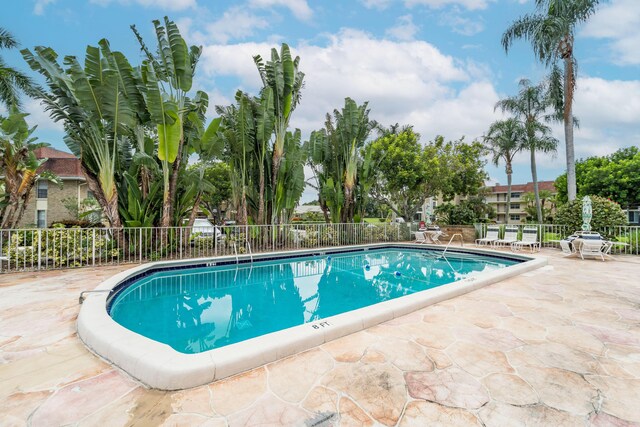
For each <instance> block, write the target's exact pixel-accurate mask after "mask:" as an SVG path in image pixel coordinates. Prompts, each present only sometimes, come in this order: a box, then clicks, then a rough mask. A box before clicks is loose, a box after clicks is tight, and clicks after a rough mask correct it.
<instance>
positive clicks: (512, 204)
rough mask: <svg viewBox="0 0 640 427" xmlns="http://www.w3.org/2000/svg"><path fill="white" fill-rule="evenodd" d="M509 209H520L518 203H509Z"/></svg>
mask: <svg viewBox="0 0 640 427" xmlns="http://www.w3.org/2000/svg"><path fill="white" fill-rule="evenodd" d="M511 209H520V203H511Z"/></svg>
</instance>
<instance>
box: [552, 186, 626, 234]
mask: <svg viewBox="0 0 640 427" xmlns="http://www.w3.org/2000/svg"><path fill="white" fill-rule="evenodd" d="M589 197H591V210H592V218H591V229H592V230H593V231H597V232H599V233H600V234H602V235H603V236H606V237H607V238H611V237H612V235H611V234H612V232H611V230H610V227H619V226H624V225H627V216H626V215H625V213H624V211H623V210H622V208H621V207H620V205H618V204H617V203H616V202H612V201H611V200H609V199H605V198H604V197H600V196H589ZM555 223H556V224H564V225H567V226H568V227H569V230H574V231H575V230H581V229H582V199H576V200H573V201H571V202H569V203H567V204H564V205H562V206H560V207H558V210H557V212H556V217H555Z"/></svg>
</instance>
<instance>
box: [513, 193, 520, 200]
mask: <svg viewBox="0 0 640 427" xmlns="http://www.w3.org/2000/svg"><path fill="white" fill-rule="evenodd" d="M511 198H512V199H519V198H520V193H511Z"/></svg>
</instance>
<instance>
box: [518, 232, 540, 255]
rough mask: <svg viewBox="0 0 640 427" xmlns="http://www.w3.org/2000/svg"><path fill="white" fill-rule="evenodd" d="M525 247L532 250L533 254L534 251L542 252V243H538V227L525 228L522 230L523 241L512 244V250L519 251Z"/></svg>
mask: <svg viewBox="0 0 640 427" xmlns="http://www.w3.org/2000/svg"><path fill="white" fill-rule="evenodd" d="M525 246H527V247H529V249H531V252H533V251H534V250H536V249H537V250H540V242H538V228H537V227H525V228H524V230H522V240H518V241H517V242H513V243H512V244H511V250H513V251H517V250H521V249H523V248H524V247H525Z"/></svg>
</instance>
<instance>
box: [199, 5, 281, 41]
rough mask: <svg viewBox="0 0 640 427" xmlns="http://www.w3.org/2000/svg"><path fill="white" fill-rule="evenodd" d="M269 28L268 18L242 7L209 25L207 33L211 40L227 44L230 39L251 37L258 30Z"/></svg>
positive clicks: (227, 12) (228, 11)
mask: <svg viewBox="0 0 640 427" xmlns="http://www.w3.org/2000/svg"><path fill="white" fill-rule="evenodd" d="M268 27H269V21H268V20H267V19H266V18H263V17H261V16H258V15H255V14H253V13H251V12H249V11H248V10H246V9H243V8H240V7H232V8H230V9H228V10H226V11H225V12H224V14H223V15H222V17H220V19H218V20H217V21H215V22H213V23H211V24H209V25H207V33H208V36H209V39H210V40H214V41H216V42H219V43H227V42H228V41H229V40H230V39H235V40H238V39H243V38H245V37H250V36H252V35H253V34H254V33H255V31H256V30H263V29H265V28H268ZM203 41H204V40H203Z"/></svg>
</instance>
